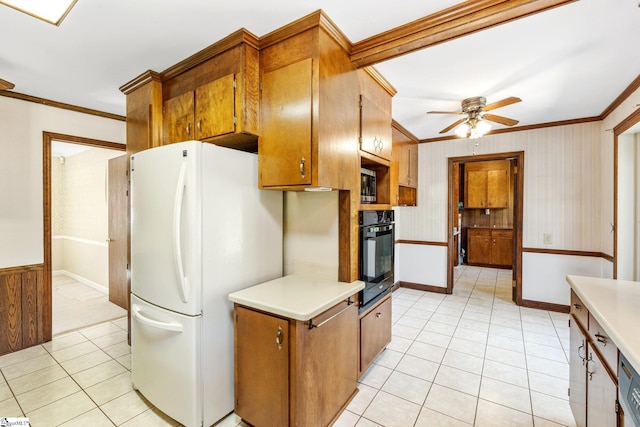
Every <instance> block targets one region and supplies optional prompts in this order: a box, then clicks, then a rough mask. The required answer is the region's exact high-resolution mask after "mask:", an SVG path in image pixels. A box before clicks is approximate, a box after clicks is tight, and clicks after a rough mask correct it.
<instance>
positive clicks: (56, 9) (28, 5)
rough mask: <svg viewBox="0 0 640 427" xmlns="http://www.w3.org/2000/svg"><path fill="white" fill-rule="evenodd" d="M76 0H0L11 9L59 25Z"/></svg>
mask: <svg viewBox="0 0 640 427" xmlns="http://www.w3.org/2000/svg"><path fill="white" fill-rule="evenodd" d="M76 1H77V0H0V3H2V4H4V5H7V6H9V7H11V8H13V9H16V10H19V11H20V12H24V13H26V14H27V15H31V16H33V17H34V18H38V19H42V20H43V21H45V22H48V23H50V24H53V25H60V23H61V22H62V20H63V19H64V18H65V17H66V16H67V14H68V13H69V11H70V10H71V8H72V7H73V6H74V5H75V4H76Z"/></svg>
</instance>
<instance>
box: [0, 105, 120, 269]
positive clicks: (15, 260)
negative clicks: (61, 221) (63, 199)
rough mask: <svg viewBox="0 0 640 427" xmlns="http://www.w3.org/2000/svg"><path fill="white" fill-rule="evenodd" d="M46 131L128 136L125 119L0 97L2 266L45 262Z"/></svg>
mask: <svg viewBox="0 0 640 427" xmlns="http://www.w3.org/2000/svg"><path fill="white" fill-rule="evenodd" d="M123 96H124V95H123ZM43 131H48V132H56V133H62V134H68V135H76V136H82V137H87V138H93V139H100V140H105V141H111V142H120V143H124V142H125V139H126V136H125V135H126V129H125V122H123V121H119V120H112V119H106V118H101V117H97V116H92V115H88V114H83V113H77V112H73V111H68V110H63V109H60V108H54V107H49V106H46V105H42V104H37V103H33V102H27V101H21V100H17V99H13V98H7V97H2V96H0V147H1V148H2V156H0V194H1V195H2V203H0V242H1V243H0V268H5V267H15V266H22V265H30V264H40V263H42V262H43V261H44V251H43V243H42V242H43V240H42V239H43V206H42V188H43V187H42V178H43V177H42V132H43Z"/></svg>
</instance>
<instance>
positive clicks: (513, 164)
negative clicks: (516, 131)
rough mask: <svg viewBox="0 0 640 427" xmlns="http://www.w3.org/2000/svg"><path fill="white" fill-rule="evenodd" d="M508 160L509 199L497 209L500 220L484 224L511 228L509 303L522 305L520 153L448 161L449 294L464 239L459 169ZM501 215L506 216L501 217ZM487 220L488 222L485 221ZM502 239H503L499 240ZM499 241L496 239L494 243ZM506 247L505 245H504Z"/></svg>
mask: <svg viewBox="0 0 640 427" xmlns="http://www.w3.org/2000/svg"><path fill="white" fill-rule="evenodd" d="M495 161H509V163H510V179H511V181H512V182H513V185H512V186H511V187H510V188H511V191H512V196H510V197H512V198H511V200H512V202H510V203H511V204H510V206H509V208H508V209H501V211H504V213H501V215H502V216H503V218H501V219H499V220H496V219H495V218H494V219H493V223H489V222H487V224H486V225H488V226H491V227H493V226H494V225H496V221H502V222H501V224H508V225H509V226H511V227H512V235H511V237H510V244H511V268H512V300H513V302H515V303H516V304H517V305H522V212H523V198H522V194H523V189H524V173H523V172H524V171H523V168H524V152H523V151H519V152H509V153H496V154H485V155H474V156H465V157H455V158H449V159H448V176H449V179H448V215H447V218H448V232H447V234H448V239H447V242H448V260H447V293H449V294H450V293H452V292H453V285H454V268H455V266H456V265H457V263H458V262H459V261H464V260H461V259H460V258H461V257H460V256H459V251H460V250H459V247H461V246H464V245H463V244H462V243H461V241H463V240H466V239H467V238H468V237H467V235H466V233H465V230H466V227H465V226H466V224H462V221H460V216H459V215H460V213H461V209H460V208H464V203H463V204H459V202H460V201H461V199H460V194H461V190H460V188H461V187H463V186H464V181H463V180H464V178H462V179H461V178H460V170H461V167H463V165H465V164H467V163H475V162H495ZM504 215H509V216H510V217H508V218H504ZM487 221H488V220H487ZM502 240H504V237H503V238H502ZM499 241H500V239H499V238H496V243H498V242H499ZM507 245H509V242H508V243H507Z"/></svg>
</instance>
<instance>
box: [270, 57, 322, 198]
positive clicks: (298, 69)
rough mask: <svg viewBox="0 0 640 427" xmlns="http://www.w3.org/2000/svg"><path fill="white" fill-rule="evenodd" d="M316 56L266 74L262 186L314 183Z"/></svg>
mask: <svg viewBox="0 0 640 427" xmlns="http://www.w3.org/2000/svg"><path fill="white" fill-rule="evenodd" d="M311 66H312V59H310V58H308V59H305V60H302V61H299V62H295V63H293V64H289V65H287V66H284V67H282V68H278V69H275V70H273V71H270V72H267V73H264V75H263V78H262V104H261V114H262V118H261V121H262V134H263V135H262V139H261V141H260V146H259V148H258V150H259V151H258V152H259V155H260V186H261V187H272V186H289V185H309V184H311V167H312V163H311V160H312V158H311V144H312V139H311V127H312V116H311V115H312V92H311V90H312V88H311V84H312V68H311Z"/></svg>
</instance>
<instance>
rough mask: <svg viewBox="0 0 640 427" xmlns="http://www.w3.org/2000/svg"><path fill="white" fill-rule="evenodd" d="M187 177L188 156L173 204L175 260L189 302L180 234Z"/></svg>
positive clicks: (182, 291) (181, 289) (184, 297)
mask: <svg viewBox="0 0 640 427" xmlns="http://www.w3.org/2000/svg"><path fill="white" fill-rule="evenodd" d="M186 177H187V161H186V158H185V159H184V160H183V161H182V166H180V174H179V175H178V187H177V188H176V198H175V200H174V204H173V261H174V264H175V267H176V272H177V275H178V277H177V278H178V291H179V292H180V298H181V299H182V302H185V303H186V302H187V295H189V292H188V282H187V278H186V277H184V267H183V265H182V246H181V243H182V236H181V234H180V225H181V223H182V199H183V197H184V187H185V184H186V182H185V181H186Z"/></svg>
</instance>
